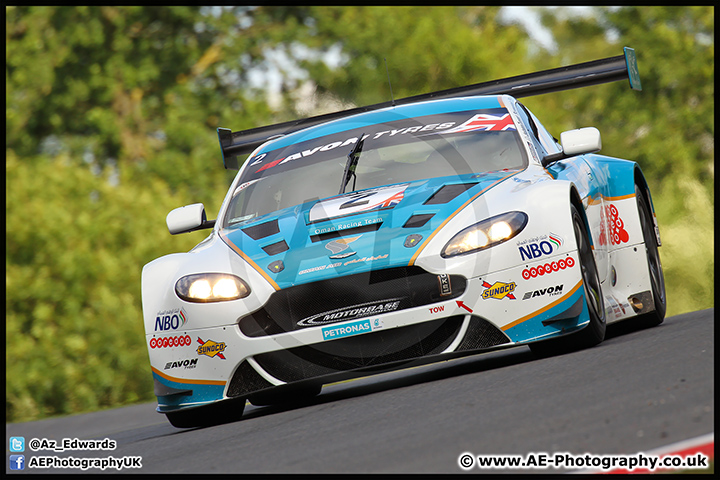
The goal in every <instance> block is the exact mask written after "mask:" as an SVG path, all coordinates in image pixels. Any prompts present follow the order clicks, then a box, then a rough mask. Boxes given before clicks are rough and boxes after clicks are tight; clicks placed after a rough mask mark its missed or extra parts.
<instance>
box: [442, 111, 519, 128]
mask: <svg viewBox="0 0 720 480" xmlns="http://www.w3.org/2000/svg"><path fill="white" fill-rule="evenodd" d="M506 130H517V129H516V128H515V124H514V123H513V121H512V118H511V117H510V114H509V113H506V114H504V115H488V114H484V113H479V114H477V115H475V116H473V117H471V118H470V119H469V120H467V121H466V122H464V123H462V124H461V125H458V126H457V127H455V128H451V129H450V130H445V131H443V132H442V133H464V132H476V131H483V132H504V131H506Z"/></svg>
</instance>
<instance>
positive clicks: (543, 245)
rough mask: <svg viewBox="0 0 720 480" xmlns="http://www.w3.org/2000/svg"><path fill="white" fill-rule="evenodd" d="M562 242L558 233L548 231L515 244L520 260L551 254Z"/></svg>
mask: <svg viewBox="0 0 720 480" xmlns="http://www.w3.org/2000/svg"><path fill="white" fill-rule="evenodd" d="M563 243H564V242H563V239H562V237H561V236H560V235H557V234H555V233H552V232H550V234H549V235H541V236H539V237H534V238H530V239H525V240H523V241H521V242H518V243H517V246H518V250H519V251H520V258H521V259H522V260H533V259H535V258H538V257H541V256H543V255H552V254H553V253H554V252H557V251H558V249H559V248H560V247H561V246H562V244H563Z"/></svg>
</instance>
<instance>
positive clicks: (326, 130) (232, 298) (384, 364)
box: [142, 48, 666, 427]
mask: <svg viewBox="0 0 720 480" xmlns="http://www.w3.org/2000/svg"><path fill="white" fill-rule="evenodd" d="M628 77H629V78H630V84H631V86H632V87H633V88H635V89H639V77H638V76H637V68H636V63H635V57H634V52H633V51H632V49H627V48H626V50H625V54H624V55H621V56H618V57H611V58H608V59H602V60H596V61H593V62H587V63H583V64H578V65H572V66H570V67H563V68H560V69H553V70H548V71H543V72H538V73H532V74H528V75H523V76H520V77H513V78H509V79H503V80H498V81H493V82H487V83H483V84H477V85H473V86H469V87H461V88H458V89H453V90H447V91H442V92H435V93H432V94H427V95H421V96H417V97H410V98H407V99H403V100H397V101H393V102H388V103H387V104H378V105H374V106H370V107H362V108H358V109H354V110H349V111H344V112H338V113H335V114H329V115H325V116H320V117H312V118H310V119H304V120H301V121H297V122H288V123H285V124H279V125H273V126H270V127H262V128H258V129H253V130H249V131H244V132H232V131H230V130H225V129H219V130H218V133H219V137H220V143H221V148H222V151H223V156H224V160H225V165H226V168H228V167H229V168H232V167H235V168H237V163H238V161H237V159H238V155H241V154H248V153H249V156H248V157H247V159H246V160H245V161H244V163H243V164H242V166H241V168H239V172H238V174H237V176H236V177H235V179H234V181H233V182H232V185H231V186H230V189H229V191H228V193H227V195H226V197H225V200H224V201H223V204H222V206H221V207H220V210H219V213H218V218H217V220H216V221H207V219H206V215H205V208H204V206H203V205H202V204H195V205H190V206H186V207H182V208H179V209H176V210H173V211H172V212H170V214H169V215H168V217H167V226H168V228H169V230H170V232H171V233H173V234H177V233H182V232H188V231H193V230H197V229H202V228H212V232H211V233H210V235H209V236H208V237H207V238H206V239H205V240H203V241H202V242H201V243H200V244H198V245H197V246H196V247H195V248H193V249H192V250H191V251H190V252H188V253H178V254H172V255H167V256H164V257H161V258H159V259H157V260H154V261H152V262H150V263H149V264H147V265H145V267H144V268H143V273H142V299H143V314H144V319H145V331H146V340H147V345H148V352H149V356H150V363H151V367H152V375H153V378H154V381H155V394H156V396H157V399H158V411H159V412H161V413H164V414H165V415H167V417H168V420H169V421H170V423H172V424H173V425H174V426H176V427H192V426H199V425H208V424H213V423H219V422H224V421H229V420H233V419H237V418H239V417H240V416H241V415H242V412H243V408H244V405H245V402H246V400H249V401H250V402H251V403H253V404H255V405H268V404H273V403H281V402H290V401H297V400H299V399H302V398H308V397H310V396H313V395H317V394H318V393H319V392H320V390H321V388H322V385H323V384H327V383H330V382H335V381H338V380H342V379H347V378H352V377H359V376H366V375H369V374H372V373H376V372H381V371H387V370H391V369H397V368H403V367H407V366H411V365H418V364H423V363H430V362H436V361H440V360H445V359H449V358H454V357H459V356H466V355H472V354H475V353H478V352H481V351H486V350H488V349H494V348H503V347H511V346H517V345H529V347H530V348H531V349H532V351H533V352H536V353H537V354H539V355H548V354H553V353H556V352H564V351H567V350H569V349H573V348H582V347H590V346H593V345H596V344H598V343H600V342H601V341H602V340H603V338H604V335H605V328H606V325H607V323H610V322H615V321H619V320H624V319H639V320H638V321H641V322H643V323H644V324H646V325H653V324H659V323H661V322H662V321H663V318H664V315H665V310H666V298H665V287H664V279H663V273H662V266H661V264H660V257H659V255H658V246H659V245H660V237H659V230H658V226H657V221H656V218H655V213H654V209H653V204H652V200H651V197H650V192H649V189H648V185H647V183H646V181H645V178H644V177H643V174H642V172H641V170H640V167H639V166H638V165H637V164H636V163H635V162H632V161H628V160H621V159H618V158H611V157H607V156H603V155H599V154H597V153H596V152H598V151H599V150H600V148H601V140H600V133H599V132H598V130H597V129H595V128H592V127H589V128H580V129H577V130H571V131H567V132H563V133H562V134H561V135H560V139H561V141H560V142H558V141H557V140H555V138H554V137H553V136H552V135H551V134H550V133H548V131H547V130H546V129H545V128H544V127H543V125H542V124H541V123H540V122H539V121H538V119H537V118H536V117H535V116H534V115H533V114H532V113H530V111H529V110H528V109H527V108H526V107H525V106H523V105H522V104H521V103H520V102H519V101H518V100H517V98H519V97H522V96H528V95H534V94H538V93H548V92H551V91H557V90H562V89H568V88H575V87H578V86H585V85H592V84H595V83H601V82H607V81H615V80H618V79H620V78H628ZM509 93H512V95H510V94H509Z"/></svg>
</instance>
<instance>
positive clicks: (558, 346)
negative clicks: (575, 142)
mask: <svg viewBox="0 0 720 480" xmlns="http://www.w3.org/2000/svg"><path fill="white" fill-rule="evenodd" d="M570 216H571V218H572V224H573V231H574V233H575V241H576V242H577V247H578V257H579V262H578V263H579V264H580V271H581V275H582V282H583V289H584V290H585V304H586V305H587V309H588V314H589V315H590V321H589V323H588V324H587V325H586V326H585V327H584V328H583V329H582V330H580V331H579V332H577V333H572V334H570V335H566V336H563V337H560V338H554V339H551V340H546V341H543V342H538V343H531V344H530V345H529V346H530V350H531V351H532V352H533V353H535V354H537V355H541V356H547V355H553V354H556V353H564V352H567V351H570V350H575V349H581V348H589V347H593V346H595V345H597V344H599V343H600V342H602V341H603V340H604V339H605V328H606V326H607V324H606V322H605V304H604V301H603V297H602V290H601V287H600V275H599V274H598V269H597V264H596V263H595V255H594V254H593V251H592V248H591V246H590V240H589V237H588V233H587V229H586V228H585V222H584V221H583V219H582V216H581V215H580V212H579V211H578V210H577V208H575V205H570Z"/></svg>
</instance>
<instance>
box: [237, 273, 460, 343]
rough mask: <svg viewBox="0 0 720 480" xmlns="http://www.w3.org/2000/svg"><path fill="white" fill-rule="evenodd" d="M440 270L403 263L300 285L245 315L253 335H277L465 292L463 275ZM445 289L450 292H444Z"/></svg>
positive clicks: (243, 327) (243, 326)
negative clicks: (443, 275)
mask: <svg viewBox="0 0 720 480" xmlns="http://www.w3.org/2000/svg"><path fill="white" fill-rule="evenodd" d="M447 277H448V278H449V280H450V282H449V291H448V290H447V289H442V287H443V285H445V286H447V285H446V284H445V278H444V277H443V284H441V281H440V279H439V276H438V275H434V274H431V273H428V272H426V271H425V270H423V269H422V268H420V267H416V266H412V267H398V268H388V269H384V270H374V271H371V272H363V273H357V274H354V275H347V276H344V277H338V278H332V279H328V280H321V281H318V282H312V283H307V284H303V285H295V286H293V287H289V288H285V289H282V290H278V291H276V292H275V293H273V294H272V295H271V296H270V298H269V300H268V301H267V303H266V304H265V306H264V307H263V308H262V309H260V310H258V311H257V312H255V313H252V314H250V315H248V316H245V317H243V318H242V319H240V321H239V323H238V326H239V328H240V331H241V332H242V333H243V334H244V335H246V336H248V337H259V336H264V335H275V334H278V333H283V332H290V331H293V330H297V329H300V328H305V327H311V326H317V325H329V324H332V323H337V322H341V321H346V320H352V319H354V318H366V317H370V316H373V315H377V314H380V313H388V312H392V311H397V310H403V309H406V308H412V307H418V306H422V305H428V304H431V303H436V302H444V301H448V300H451V299H453V298H456V297H458V296H460V295H462V294H463V292H464V291H465V286H466V283H467V282H466V280H465V277H463V276H461V275H448V276H447ZM441 293H444V294H445V295H441Z"/></svg>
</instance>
